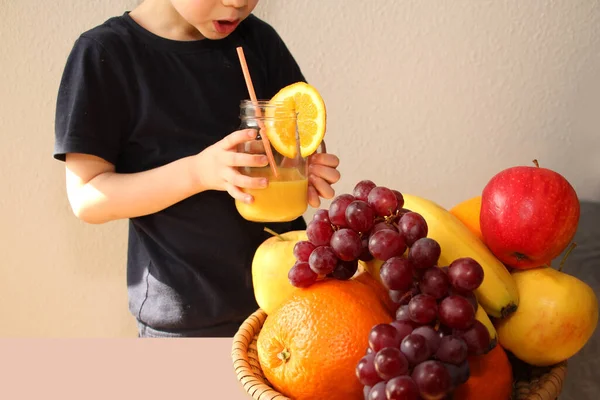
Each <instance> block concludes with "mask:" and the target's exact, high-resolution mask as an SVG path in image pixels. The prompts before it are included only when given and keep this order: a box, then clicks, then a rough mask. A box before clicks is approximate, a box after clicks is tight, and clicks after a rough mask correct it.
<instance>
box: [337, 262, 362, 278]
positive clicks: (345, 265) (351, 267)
mask: <svg viewBox="0 0 600 400" xmlns="http://www.w3.org/2000/svg"><path fill="white" fill-rule="evenodd" d="M356 271H358V261H357V260H353V261H342V260H340V261H338V263H337V266H336V267H335V269H334V270H333V272H332V273H331V277H332V278H335V279H339V280H340V281H346V280H348V279H350V278H352V277H353V276H354V274H355V273H356Z"/></svg>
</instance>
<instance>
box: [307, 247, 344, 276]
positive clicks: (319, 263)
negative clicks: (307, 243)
mask: <svg viewBox="0 0 600 400" xmlns="http://www.w3.org/2000/svg"><path fill="white" fill-rule="evenodd" d="M308 264H309V265H310V269H312V270H313V271H314V272H315V273H317V274H319V275H327V274H329V273H331V272H333V270H334V269H335V267H336V266H337V264H338V258H337V257H336V255H335V252H334V251H333V249H332V248H331V247H329V246H321V247H317V248H316V249H314V250H313V252H312V253H311V254H310V257H309V258H308Z"/></svg>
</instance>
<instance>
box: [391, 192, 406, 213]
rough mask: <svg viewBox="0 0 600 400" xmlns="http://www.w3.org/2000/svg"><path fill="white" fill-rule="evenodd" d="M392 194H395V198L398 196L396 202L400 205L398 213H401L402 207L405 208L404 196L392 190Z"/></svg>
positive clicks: (397, 208)
mask: <svg viewBox="0 0 600 400" xmlns="http://www.w3.org/2000/svg"><path fill="white" fill-rule="evenodd" d="M392 193H394V196H396V202H397V203H398V205H397V206H396V211H401V210H402V207H403V206H404V196H402V193H400V192H399V191H397V190H394V189H392Z"/></svg>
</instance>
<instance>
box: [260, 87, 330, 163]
mask: <svg viewBox="0 0 600 400" xmlns="http://www.w3.org/2000/svg"><path fill="white" fill-rule="evenodd" d="M271 102H273V103H279V102H281V103H283V106H284V107H285V109H292V110H294V112H295V113H296V116H297V119H296V125H297V127H298V136H299V137H300V154H301V155H302V157H308V156H309V155H311V154H313V153H314V152H315V151H317V149H318V148H319V145H320V144H321V142H322V141H323V137H324V136H325V128H326V124H327V111H326V108H325V102H324V101H323V98H322V97H321V95H320V94H319V92H318V91H317V89H315V87H313V86H311V85H309V84H308V83H304V82H296V83H293V84H291V85H288V86H286V87H284V88H283V89H281V90H280V91H279V92H278V93H277V94H275V96H273V98H272V99H271ZM269 113H274V115H268V114H269ZM277 113H279V115H283V114H284V112H282V111H281V109H280V110H278V109H277V108H274V109H270V108H268V109H267V110H266V114H267V115H266V117H267V118H268V117H277ZM295 128H296V127H295V126H294V124H290V120H289V119H286V118H282V119H279V120H276V121H275V122H274V123H270V124H267V125H266V127H265V133H266V135H267V138H268V139H269V142H270V143H271V144H272V145H273V147H274V148H275V150H277V151H278V152H279V153H280V154H281V155H283V156H285V157H288V158H294V157H295V156H296V153H297V146H296V129H295Z"/></svg>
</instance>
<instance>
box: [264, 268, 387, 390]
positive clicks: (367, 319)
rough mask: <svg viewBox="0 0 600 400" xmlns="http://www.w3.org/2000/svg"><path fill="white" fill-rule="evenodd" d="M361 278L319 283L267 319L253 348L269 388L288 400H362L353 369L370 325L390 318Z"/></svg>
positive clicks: (360, 386) (367, 278) (362, 349)
mask: <svg viewBox="0 0 600 400" xmlns="http://www.w3.org/2000/svg"><path fill="white" fill-rule="evenodd" d="M364 274H367V273H365V272H363V273H361V274H360V275H362V276H360V279H351V280H348V281H340V280H336V279H325V280H322V281H319V282H317V283H315V284H313V285H312V286H310V287H308V288H306V289H303V290H301V291H299V292H296V293H295V294H294V295H293V296H292V297H291V298H289V299H288V300H287V301H286V302H285V303H284V304H283V305H282V306H281V307H279V308H278V309H277V310H276V311H275V312H274V313H272V314H271V315H269V316H268V317H267V319H266V320H265V324H264V325H263V327H262V329H261V331H260V333H259V335H258V338H257V343H256V344H257V352H258V359H259V362H260V365H261V368H262V371H263V373H264V375H265V377H266V378H267V380H268V381H269V383H270V384H271V385H272V386H273V388H274V389H275V390H277V391H279V392H280V393H282V394H284V395H286V396H288V397H290V398H291V399H294V400H309V399H310V400H313V399H323V398H327V399H328V400H353V399H356V400H361V399H362V398H363V386H362V385H361V383H360V382H359V380H358V378H357V377H356V373H355V371H356V365H357V364H358V361H359V360H360V359H361V358H362V357H363V356H364V355H365V351H366V349H367V347H368V345H369V344H368V336H369V332H370V331H371V329H372V328H373V326H375V325H377V324H379V323H389V322H391V321H392V320H393V318H392V316H391V314H390V313H389V311H388V310H387V309H386V307H385V306H384V305H383V303H382V301H381V299H380V297H379V295H378V294H377V293H375V292H374V291H373V289H372V287H371V286H370V285H369V284H365V283H363V281H362V280H363V279H366V280H367V281H368V280H370V279H373V278H371V277H370V276H364Z"/></svg>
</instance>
